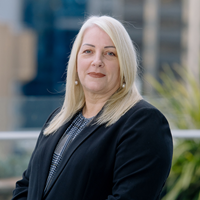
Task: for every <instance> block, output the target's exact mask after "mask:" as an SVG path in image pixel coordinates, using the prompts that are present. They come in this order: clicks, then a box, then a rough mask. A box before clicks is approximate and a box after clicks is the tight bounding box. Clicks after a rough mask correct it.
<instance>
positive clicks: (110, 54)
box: [107, 52, 115, 56]
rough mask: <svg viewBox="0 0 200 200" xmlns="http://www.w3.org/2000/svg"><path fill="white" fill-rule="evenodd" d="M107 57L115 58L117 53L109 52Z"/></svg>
mask: <svg viewBox="0 0 200 200" xmlns="http://www.w3.org/2000/svg"><path fill="white" fill-rule="evenodd" d="M107 55H109V56H115V53H113V52H107Z"/></svg>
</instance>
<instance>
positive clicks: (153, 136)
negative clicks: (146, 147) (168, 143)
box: [119, 100, 171, 144]
mask: <svg viewBox="0 0 200 200" xmlns="http://www.w3.org/2000/svg"><path fill="white" fill-rule="evenodd" d="M119 121H120V120H119ZM121 126H122V127H123V131H122V132H121V136H124V135H126V136H128V137H139V138H140V139H142V140H145V141H146V140H149V141H151V140H153V142H152V144H153V143H155V142H156V140H157V141H159V142H160V140H163V139H164V138H165V139H166V138H168V139H170V140H171V131H170V127H169V124H168V121H167V119H166V118H165V116H164V115H163V114H162V113H161V112H160V111H159V110H158V109H157V108H155V107H154V106H153V105H151V104H150V103H148V102H147V101H145V100H141V101H139V102H138V103H136V104H135V105H134V106H133V107H132V108H131V109H130V110H129V111H128V112H127V113H126V114H125V115H124V116H122V117H121ZM139 138H137V139H139ZM168 139H167V140H168Z"/></svg>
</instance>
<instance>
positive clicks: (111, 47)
mask: <svg viewBox="0 0 200 200" xmlns="http://www.w3.org/2000/svg"><path fill="white" fill-rule="evenodd" d="M85 45H87V46H91V47H95V46H94V45H92V44H87V43H86V44H83V45H82V46H85ZM104 48H115V46H105V47H104ZM115 49H116V48H115Z"/></svg>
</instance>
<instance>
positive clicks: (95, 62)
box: [92, 54, 104, 67]
mask: <svg viewBox="0 0 200 200" xmlns="http://www.w3.org/2000/svg"><path fill="white" fill-rule="evenodd" d="M92 66H94V67H103V66H104V62H103V58H102V55H100V54H96V55H95V57H94V60H93V61H92Z"/></svg>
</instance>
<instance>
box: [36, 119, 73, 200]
mask: <svg viewBox="0 0 200 200" xmlns="http://www.w3.org/2000/svg"><path fill="white" fill-rule="evenodd" d="M70 123H71V120H70V121H69V122H67V123H66V124H65V125H63V126H62V127H61V128H60V129H59V130H58V131H57V132H56V133H54V134H51V135H49V136H44V137H46V138H45V139H43V141H42V144H41V145H42V147H41V150H40V151H41V152H42V154H41V157H40V159H39V160H40V163H39V169H38V197H39V198H38V199H42V196H43V192H44V188H45V185H46V180H47V176H48V174H49V169H50V165H51V160H52V157H53V153H54V150H55V148H56V145H57V143H58V141H59V139H60V138H61V137H62V135H63V133H64V132H65V131H66V129H67V127H68V126H69V124H70Z"/></svg>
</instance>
